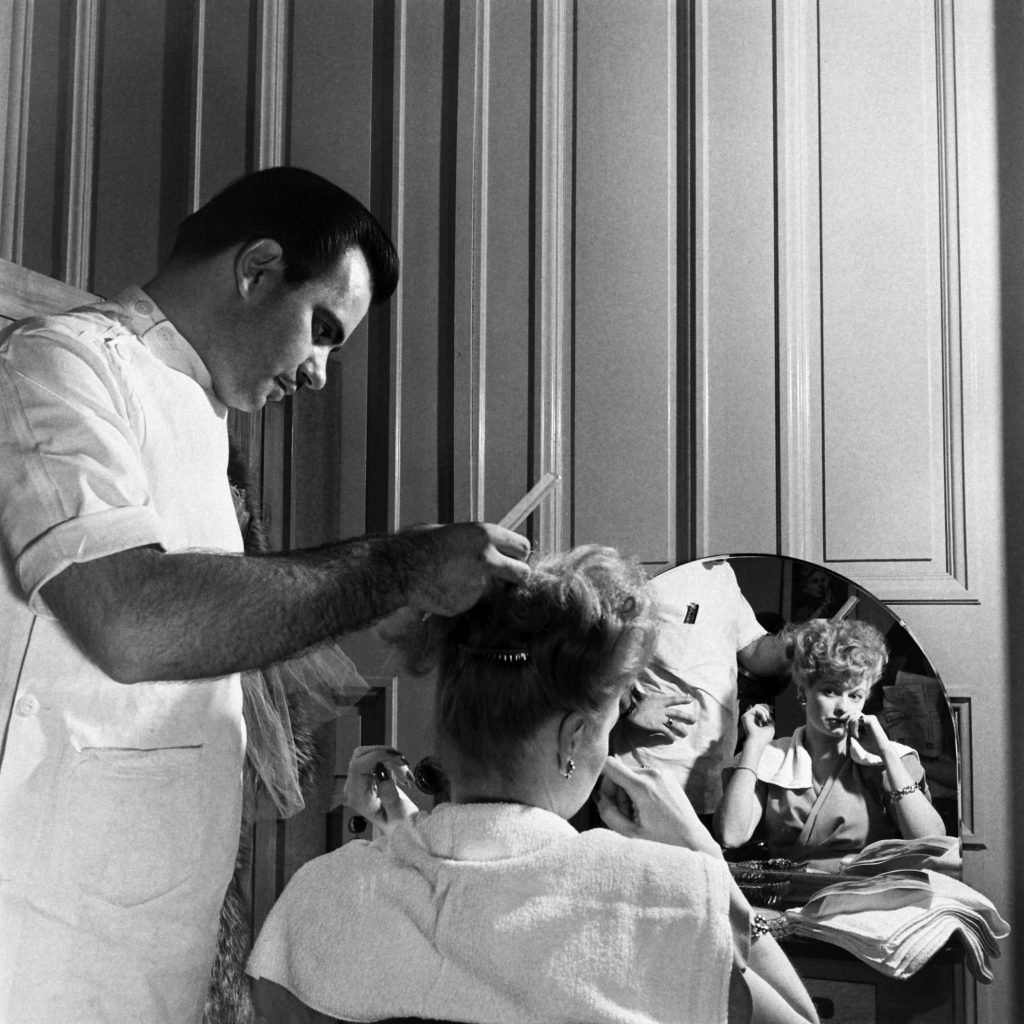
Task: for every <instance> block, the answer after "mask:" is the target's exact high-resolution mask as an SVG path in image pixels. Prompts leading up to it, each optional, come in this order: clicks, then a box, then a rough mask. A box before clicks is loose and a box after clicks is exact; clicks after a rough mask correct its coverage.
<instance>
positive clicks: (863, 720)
mask: <svg viewBox="0 0 1024 1024" xmlns="http://www.w3.org/2000/svg"><path fill="white" fill-rule="evenodd" d="M846 732H847V735H848V736H849V740H850V756H851V757H852V758H853V759H854V761H857V760H858V757H857V755H858V753H859V751H858V750H857V748H858V747H860V748H861V749H862V750H864V751H866V752H867V753H868V754H869V755H871V757H880V758H882V759H883V760H885V758H886V754H887V753H888V752H889V751H890V750H892V740H890V739H889V737H888V736H887V735H886V732H885V728H884V727H883V726H882V723H881V722H880V721H879V720H878V718H877V717H876V716H875V715H860V716H858V717H856V718H851V719H850V721H849V722H848V723H847V726H846Z"/></svg>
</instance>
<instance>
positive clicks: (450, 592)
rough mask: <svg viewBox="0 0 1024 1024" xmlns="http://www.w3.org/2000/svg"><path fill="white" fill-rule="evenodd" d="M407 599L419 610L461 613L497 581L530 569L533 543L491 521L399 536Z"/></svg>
mask: <svg viewBox="0 0 1024 1024" xmlns="http://www.w3.org/2000/svg"><path fill="white" fill-rule="evenodd" d="M399 538H401V540H402V541H404V543H403V544H402V545H401V549H400V551H399V553H398V554H399V557H400V558H401V571H402V574H403V582H404V592H405V598H406V603H407V604H408V605H409V606H410V607H412V608H414V609H415V610H416V611H419V612H431V613H433V614H435V615H446V616H452V615H458V614H460V613H461V612H464V611H466V610H467V609H469V608H472V607H473V605H474V604H476V602H477V601H478V600H480V598H481V597H483V595H484V594H485V593H486V592H487V591H488V590H489V589H490V587H491V585H492V583H493V581H494V580H507V581H508V582H510V583H518V582H520V581H521V580H524V579H526V577H527V576H528V575H529V572H530V569H529V566H528V565H527V564H526V559H527V558H528V557H529V554H530V542H529V541H528V540H527V539H526V538H525V537H523V536H522V535H521V534H518V533H513V532H512V531H511V530H506V529H505V528H504V527H503V526H494V525H493V524H491V523H453V524H451V525H448V526H423V527H415V528H413V529H410V530H405V531H403V532H402V533H401V534H398V535H397V536H396V540H397V539H399Z"/></svg>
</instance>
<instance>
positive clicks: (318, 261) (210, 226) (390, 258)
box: [171, 167, 398, 303]
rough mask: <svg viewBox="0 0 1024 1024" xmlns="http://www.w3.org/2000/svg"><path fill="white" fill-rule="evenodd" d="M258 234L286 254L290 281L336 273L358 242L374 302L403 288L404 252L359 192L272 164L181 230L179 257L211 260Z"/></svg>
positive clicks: (229, 188) (230, 187) (220, 195)
mask: <svg viewBox="0 0 1024 1024" xmlns="http://www.w3.org/2000/svg"><path fill="white" fill-rule="evenodd" d="M257 238H272V239H274V241H276V242H277V243H278V244H279V245H280V246H281V249H282V250H283V252H284V261H285V280H286V281H287V282H289V283H291V284H302V283H303V282H305V281H310V280H314V279H316V278H319V277H321V276H322V275H324V274H326V273H329V272H330V271H331V270H332V269H333V267H334V266H335V264H336V263H337V262H338V260H339V259H340V258H341V257H342V256H343V255H344V254H345V253H346V252H348V251H349V250H350V249H353V248H355V247H357V246H358V248H359V249H361V250H362V253H363V255H364V256H365V258H366V263H367V266H368V267H369V268H370V282H371V287H372V293H373V298H372V301H373V302H374V303H380V302H384V301H386V300H387V299H388V298H390V296H391V294H392V293H393V292H394V290H395V288H396V287H397V286H398V253H397V252H396V251H395V247H394V245H393V244H392V242H391V239H390V238H388V236H387V233H386V232H385V231H384V229H383V228H382V227H381V225H380V224H379V222H378V221H377V219H376V218H375V217H374V216H373V214H372V213H370V211H369V210H367V209H366V207H365V206H363V204H362V203H361V202H359V200H358V199H356V198H355V197H354V196H351V195H349V193H348V192H346V191H345V190H344V189H342V188H339V187H338V186H337V185H335V184H334V183H333V182H330V181H328V180H327V179H326V178H321V177H320V175H319V174H314V173H313V172H312V171H305V170H302V169H301V168H299V167H269V168H267V169H266V170H262V171H256V172H255V173H254V174H248V175H246V176H245V177H244V178H239V179H238V180H237V181H234V182H232V183H231V184H230V185H228V186H227V187H226V188H224V189H222V190H221V191H220V192H218V193H217V194H216V195H215V196H214V197H213V198H212V199H211V200H209V202H207V203H205V204H204V205H203V206H201V207H200V208H199V209H198V210H196V212H195V213H193V214H192V215H191V216H189V217H186V218H185V220H184V221H182V223H181V225H180V227H179V228H178V234H177V237H176V239H175V241H174V247H173V248H172V249H171V259H172V260H176V259H181V260H199V259H208V258H210V257H211V256H214V255H216V254H217V253H219V252H223V251H224V250H225V249H229V248H231V247H232V246H236V245H245V244H246V243H247V242H250V241H254V240H255V239H257Z"/></svg>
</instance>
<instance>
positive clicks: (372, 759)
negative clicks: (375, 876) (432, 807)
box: [343, 746, 419, 832]
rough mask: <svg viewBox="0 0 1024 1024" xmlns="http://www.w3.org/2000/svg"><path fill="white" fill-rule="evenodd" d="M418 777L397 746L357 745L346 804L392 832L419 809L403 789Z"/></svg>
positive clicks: (410, 785)
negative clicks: (414, 777) (395, 747)
mask: <svg viewBox="0 0 1024 1024" xmlns="http://www.w3.org/2000/svg"><path fill="white" fill-rule="evenodd" d="M414 786H415V781H414V779H413V775H412V769H410V767H409V762H408V761H406V759H405V758H404V757H403V756H402V755H401V754H400V753H399V752H398V751H397V750H395V749H394V748H392V747H385V746H367V747H356V749H355V751H354V752H353V754H352V758H351V760H350V761H349V763H348V778H346V779H345V789H344V792H343V799H344V802H345V806H346V807H348V808H350V809H351V810H352V811H354V812H355V813H356V814H361V815H362V816H363V817H364V818H366V819H367V820H368V821H372V822H373V823H374V824H375V825H378V826H380V828H382V829H383V830H384V831H385V832H390V831H391V829H393V828H394V827H395V826H396V825H397V824H398V823H399V822H400V821H407V820H409V819H411V818H413V817H414V816H415V815H416V814H417V813H419V808H418V807H417V806H416V804H414V803H413V801H412V800H411V799H410V798H409V797H408V796H406V794H405V793H404V792H403V789H412V788H413V787H414Z"/></svg>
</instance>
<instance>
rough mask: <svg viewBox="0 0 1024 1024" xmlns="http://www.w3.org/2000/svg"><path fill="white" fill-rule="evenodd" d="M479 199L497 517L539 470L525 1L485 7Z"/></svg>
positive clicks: (486, 467) (531, 69)
mask: <svg viewBox="0 0 1024 1024" xmlns="http://www.w3.org/2000/svg"><path fill="white" fill-rule="evenodd" d="M489 33H490V45H489V50H490V55H491V58H490V60H489V62H488V67H487V75H488V82H487V98H488V101H487V106H486V121H485V125H486V136H485V138H484V140H483V152H484V155H485V156H486V160H487V199H486V203H485V204H484V208H483V218H484V223H483V231H484V252H483V253H482V258H481V272H482V273H483V274H484V275H485V279H484V281H483V282H482V283H483V285H484V289H485V294H486V305H485V306H484V308H483V309H482V310H481V319H482V326H483V330H484V344H485V353H484V356H485V360H486V362H485V372H484V378H483V387H484V389H485V394H484V419H483V437H482V439H481V458H480V463H481V467H482V471H483V486H482V487H481V489H480V497H481V504H480V508H479V514H480V516H481V517H482V518H485V519H490V520H498V519H500V518H501V517H502V516H503V515H504V514H505V513H506V512H507V511H508V510H509V509H510V508H511V507H512V506H513V505H514V504H515V503H516V501H518V500H519V498H520V497H522V495H523V494H524V493H525V492H526V491H527V490H529V488H530V487H531V486H532V485H533V483H534V482H535V478H536V477H537V476H539V475H540V474H539V472H538V470H537V467H536V462H535V459H534V457H533V438H534V434H535V425H534V422H533V408H534V406H533V402H534V401H535V398H534V396H533V395H532V393H531V389H532V383H533V382H532V378H531V362H532V360H531V353H532V351H533V350H534V349H535V346H536V340H537V339H536V337H535V336H534V326H533V325H534V318H533V313H534V297H533V259H534V256H533V247H534V239H535V232H536V226H535V220H534V216H535V199H534V194H535V188H536V176H535V171H534V153H535V142H534V128H533V104H534V91H535V80H536V68H535V66H534V63H533V44H534V37H533V19H532V12H531V9H530V7H529V6H527V5H523V4H493V5H492V6H491V10H490V19H489Z"/></svg>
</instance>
